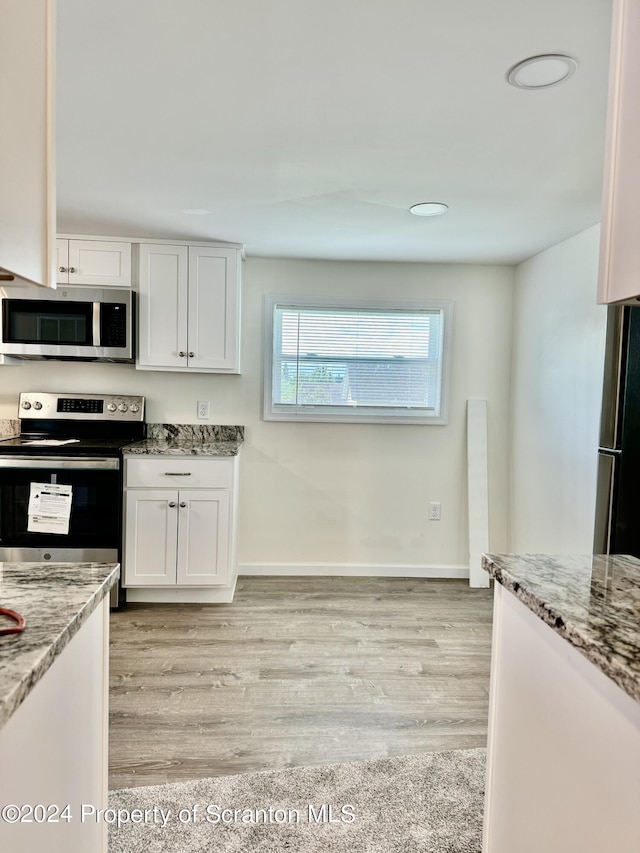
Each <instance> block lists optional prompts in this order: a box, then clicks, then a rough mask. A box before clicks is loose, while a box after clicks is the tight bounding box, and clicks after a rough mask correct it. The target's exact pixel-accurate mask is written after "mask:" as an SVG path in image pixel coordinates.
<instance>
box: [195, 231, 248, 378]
mask: <svg viewBox="0 0 640 853" xmlns="http://www.w3.org/2000/svg"><path fill="white" fill-rule="evenodd" d="M238 263H239V261H238V251H237V249H213V248H211V249H208V248H198V247H195V246H193V247H190V248H189V367H190V368H191V369H193V370H197V369H202V370H220V371H228V372H229V373H234V372H235V373H237V372H238V344H239V336H238V330H239V310H240V299H239V297H240V293H239V285H238V271H239V268H238ZM192 353H193V355H192Z"/></svg>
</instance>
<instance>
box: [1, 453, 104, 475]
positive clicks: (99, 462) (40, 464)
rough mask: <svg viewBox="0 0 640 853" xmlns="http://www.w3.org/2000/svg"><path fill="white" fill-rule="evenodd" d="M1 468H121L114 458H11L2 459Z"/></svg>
mask: <svg viewBox="0 0 640 853" xmlns="http://www.w3.org/2000/svg"><path fill="white" fill-rule="evenodd" d="M0 468H49V469H54V468H58V469H69V468H75V469H80V468H84V469H87V470H91V471H95V470H112V471H114V470H115V471H117V470H118V469H119V468H120V460H119V459H118V458H117V457H114V456H110V457H109V456H18V455H14V454H12V455H11V456H1V457H0Z"/></svg>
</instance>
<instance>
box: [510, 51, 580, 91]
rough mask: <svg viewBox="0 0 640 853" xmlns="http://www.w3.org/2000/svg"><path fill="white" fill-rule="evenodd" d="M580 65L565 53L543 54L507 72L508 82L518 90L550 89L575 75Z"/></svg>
mask: <svg viewBox="0 0 640 853" xmlns="http://www.w3.org/2000/svg"><path fill="white" fill-rule="evenodd" d="M577 67H578V63H577V62H576V60H575V59H573V57H571V56H567V55H566V54H564V53H543V54H541V55H540V56H530V57H529V58H528V59H523V60H522V62H518V63H517V65H514V66H513V68H510V69H509V71H508V72H507V80H508V82H509V83H511V85H512V86H516V87H517V88H518V89H548V88H549V87H550V86H557V85H558V83H564V81H565V80H568V79H569V77H571V76H573V74H575V71H576V69H577Z"/></svg>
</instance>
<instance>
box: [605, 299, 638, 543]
mask: <svg viewBox="0 0 640 853" xmlns="http://www.w3.org/2000/svg"><path fill="white" fill-rule="evenodd" d="M606 341H607V342H606V350H605V370H604V390H603V400H602V417H601V421H600V448H599V452H598V491H597V499H596V519H595V537H594V553H596V554H632V555H633V556H635V557H640V307H638V308H636V307H629V306H624V307H622V306H611V307H610V308H609V311H608V315H607V339H606Z"/></svg>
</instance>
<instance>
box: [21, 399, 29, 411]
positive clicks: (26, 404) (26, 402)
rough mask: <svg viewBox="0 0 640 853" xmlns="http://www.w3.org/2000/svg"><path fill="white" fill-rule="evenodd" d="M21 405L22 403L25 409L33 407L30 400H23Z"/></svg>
mask: <svg viewBox="0 0 640 853" xmlns="http://www.w3.org/2000/svg"><path fill="white" fill-rule="evenodd" d="M21 405H22V408H23V409H30V408H31V403H30V402H29V401H28V400H23V401H22V404H21Z"/></svg>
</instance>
